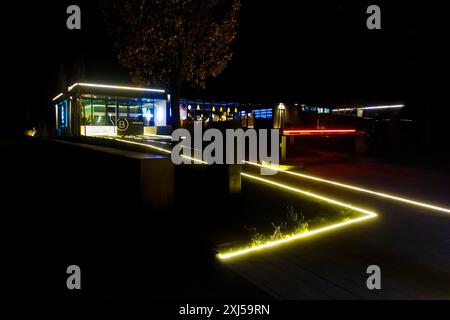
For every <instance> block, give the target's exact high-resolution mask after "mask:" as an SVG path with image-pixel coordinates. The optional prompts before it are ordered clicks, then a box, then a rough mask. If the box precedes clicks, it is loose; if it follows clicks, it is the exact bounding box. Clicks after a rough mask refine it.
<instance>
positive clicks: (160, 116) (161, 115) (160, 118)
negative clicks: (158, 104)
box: [156, 108, 164, 122]
mask: <svg viewBox="0 0 450 320" xmlns="http://www.w3.org/2000/svg"><path fill="white" fill-rule="evenodd" d="M156 119H157V121H158V122H162V121H163V120H164V112H163V110H162V109H161V108H159V109H158V111H157V112H156Z"/></svg>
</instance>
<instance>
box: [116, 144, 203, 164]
mask: <svg viewBox="0 0 450 320" xmlns="http://www.w3.org/2000/svg"><path fill="white" fill-rule="evenodd" d="M113 139H114V140H116V141H120V142H125V143H129V144H134V145H138V146H143V147H147V148H150V149H154V150H158V151H162V152H164V153H167V154H170V153H172V152H171V151H170V150H167V149H164V148H159V147H155V146H153V145H150V144H145V143H140V142H134V141H129V140H123V139H119V138H113ZM181 157H182V158H185V159H189V160H192V161H194V162H196V163H200V164H208V163H207V162H205V161H203V160H199V159H196V158H192V157H189V156H185V155H181Z"/></svg>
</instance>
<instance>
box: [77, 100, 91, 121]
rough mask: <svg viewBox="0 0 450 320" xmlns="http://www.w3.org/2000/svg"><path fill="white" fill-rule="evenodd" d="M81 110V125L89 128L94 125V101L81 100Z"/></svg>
mask: <svg viewBox="0 0 450 320" xmlns="http://www.w3.org/2000/svg"><path fill="white" fill-rule="evenodd" d="M80 110H81V124H82V125H87V126H89V125H92V120H93V119H94V114H93V109H92V100H91V99H80Z"/></svg>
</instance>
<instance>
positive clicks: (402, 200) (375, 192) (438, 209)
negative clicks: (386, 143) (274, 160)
mask: <svg viewBox="0 0 450 320" xmlns="http://www.w3.org/2000/svg"><path fill="white" fill-rule="evenodd" d="M243 162H244V163H247V164H250V165H253V166H258V167H261V168H268V169H272V170H276V171H279V172H283V173H286V174H290V175H293V176H297V177H301V178H305V179H309V180H314V181H319V182H323V183H328V184H332V185H335V186H339V187H342V188H347V189H351V190H355V191H360V192H365V193H369V194H373V195H376V196H379V197H383V198H387V199H391V200H396V201H400V202H404V203H409V204H412V205H415V206H419V207H423V208H428V209H432V210H436V211H441V212H446V213H450V209H447V208H442V207H438V206H434V205H431V204H427V203H423V202H418V201H414V200H409V199H406V198H402V197H397V196H393V195H389V194H386V193H382V192H377V191H372V190H368V189H364V188H360V187H356V186H351V185H348V184H344V183H340V182H336V181H332V180H326V179H322V178H319V177H314V176H310V175H306V174H301V173H297V172H292V171H285V170H281V169H279V168H277V167H273V166H267V165H263V164H258V163H254V162H249V161H243Z"/></svg>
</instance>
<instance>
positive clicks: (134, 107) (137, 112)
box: [128, 99, 142, 121]
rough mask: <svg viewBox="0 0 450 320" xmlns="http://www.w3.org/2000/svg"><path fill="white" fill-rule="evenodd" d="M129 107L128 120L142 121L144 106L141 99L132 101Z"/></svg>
mask: <svg viewBox="0 0 450 320" xmlns="http://www.w3.org/2000/svg"><path fill="white" fill-rule="evenodd" d="M128 107H129V111H128V112H129V113H128V118H130V119H132V120H140V121H142V104H141V101H140V99H139V100H138V99H136V100H131V101H130V103H129V106H128Z"/></svg>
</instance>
